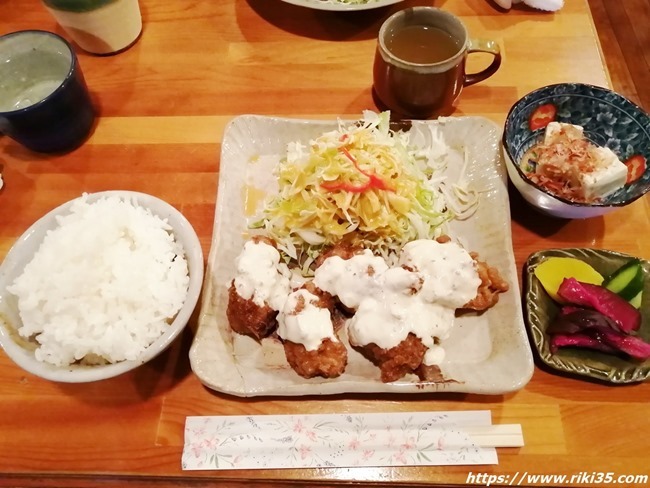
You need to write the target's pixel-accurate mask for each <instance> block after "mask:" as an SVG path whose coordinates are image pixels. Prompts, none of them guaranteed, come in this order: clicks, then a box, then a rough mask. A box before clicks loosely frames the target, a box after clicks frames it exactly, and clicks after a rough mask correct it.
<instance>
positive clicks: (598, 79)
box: [0, 0, 650, 487]
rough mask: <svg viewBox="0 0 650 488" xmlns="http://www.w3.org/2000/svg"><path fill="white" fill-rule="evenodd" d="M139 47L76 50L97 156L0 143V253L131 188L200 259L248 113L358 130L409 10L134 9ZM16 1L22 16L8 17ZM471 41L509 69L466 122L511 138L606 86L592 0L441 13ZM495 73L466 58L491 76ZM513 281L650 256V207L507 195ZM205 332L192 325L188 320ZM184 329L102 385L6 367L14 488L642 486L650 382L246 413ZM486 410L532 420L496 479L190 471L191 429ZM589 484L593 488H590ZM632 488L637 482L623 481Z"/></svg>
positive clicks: (37, 21) (349, 399)
mask: <svg viewBox="0 0 650 488" xmlns="http://www.w3.org/2000/svg"><path fill="white" fill-rule="evenodd" d="M14 3H15V2H11V1H10V0H0V11H2V23H1V25H0V33H2V34H4V33H7V32H10V31H15V30H20V29H28V28H38V29H45V30H53V31H56V32H59V33H62V31H61V30H60V29H59V28H58V27H57V26H56V24H55V22H54V21H53V20H52V19H51V18H50V17H49V16H48V14H47V12H46V11H45V10H44V8H43V7H42V6H41V4H40V2H39V1H37V0H21V2H20V8H16V6H15V5H14ZM140 3H141V5H142V11H143V15H144V21H145V28H144V32H143V35H142V38H141V39H140V41H139V42H138V43H137V44H136V45H135V46H133V47H132V48H131V49H129V50H128V51H126V52H123V53H121V54H118V55H116V56H109V57H95V56H91V55H87V54H85V53H83V52H81V53H80V62H81V65H82V68H83V71H84V73H85V76H86V80H87V82H88V84H89V86H90V89H91V91H92V95H93V98H94V100H95V102H96V104H97V106H98V107H99V109H100V111H101V118H100V119H99V122H98V124H97V126H96V129H95V131H94V134H93V135H92V137H91V138H90V140H89V141H88V142H87V143H86V144H85V145H84V146H83V147H81V148H80V149H78V150H76V151H74V152H72V153H70V154H67V155H63V156H55V157H50V156H43V155H37V154H33V153H30V152H29V151H27V150H25V149H23V148H21V147H20V146H19V145H17V144H16V143H14V142H13V141H11V140H8V138H6V137H4V138H0V149H1V151H2V152H1V153H0V164H1V165H2V166H3V167H4V169H3V175H4V180H5V187H4V188H3V189H2V191H1V192H0V208H1V211H0V257H4V255H5V254H6V253H7V251H8V250H9V248H10V247H11V245H12V244H13V242H14V241H15V239H16V238H17V237H18V236H19V235H20V234H22V233H23V232H24V231H25V229H26V228H27V227H28V226H29V225H30V224H31V223H32V222H34V221H35V220H36V219H38V218H39V217H40V216H41V215H43V214H44V213H46V212H47V211H48V210H50V209H51V208H53V207H55V206H56V205H58V204H60V203H62V202H65V201H67V200H70V199H72V198H74V197H76V196H78V195H80V194H81V193H82V192H94V191H101V190H109V189H128V190H137V191H141V192H146V193H150V194H153V195H155V196H158V197H160V198H162V199H164V200H166V201H168V202H170V203H171V204H173V205H175V206H176V207H177V208H179V209H180V210H181V211H182V212H183V213H184V214H185V215H186V216H187V218H188V219H189V220H190V222H191V223H192V224H193V226H194V228H195V229H196V232H197V233H198V235H199V237H200V239H201V243H202V245H203V250H204V254H205V256H206V258H207V256H208V253H209V251H210V242H211V237H212V228H213V218H214V206H215V197H216V192H217V182H218V178H219V152H220V141H221V137H222V133H223V128H224V125H225V124H226V123H227V122H228V121H229V120H230V119H231V118H232V117H233V116H235V115H238V114H243V113H257V114H267V115H289V116H295V117H313V116H317V117H321V118H322V117H326V118H335V117H336V116H342V115H343V116H350V117H352V118H353V117H356V116H358V115H359V114H360V113H361V111H362V110H363V109H367V108H370V109H374V108H375V105H374V103H373V100H372V96H371V88H370V87H371V66H372V59H373V53H374V48H375V38H376V34H377V31H378V28H379V25H380V23H381V22H382V21H383V19H384V18H386V17H387V16H388V15H389V14H390V13H392V12H393V11H395V10H398V9H399V8H402V7H405V6H407V5H415V4H429V5H430V4H431V3H432V2H431V1H429V2H426V1H420V2H415V1H414V2H411V1H405V2H403V3H402V4H398V5H394V6H392V7H388V8H383V9H378V10H371V11H365V12H353V13H331V12H321V11H316V10H309V9H305V8H300V7H295V6H292V5H289V4H285V3H283V2H281V1H279V0H220V1H198V0H141V2H140ZM10 5H11V6H10ZM435 5H436V6H439V7H442V8H445V9H448V10H450V11H452V12H454V13H456V14H458V15H460V16H461V17H462V18H463V19H464V20H465V21H466V23H467V25H468V28H469V30H470V31H471V33H472V34H473V35H474V36H480V37H487V38H494V39H496V40H497V41H498V42H499V44H500V45H501V46H502V49H503V53H504V63H503V65H502V67H501V69H500V70H499V72H498V73H497V74H496V75H495V76H493V77H492V78H490V79H489V80H488V81H487V82H484V83H481V84H479V85H476V86H473V87H470V88H468V89H467V90H466V91H465V92H464V93H463V96H462V99H461V101H460V103H459V105H458V109H457V111H456V114H455V115H464V114H471V115H482V116H485V117H488V118H490V119H492V120H494V121H496V122H497V123H499V124H502V123H503V121H504V118H505V114H506V113H507V111H508V109H509V107H510V106H511V104H512V103H513V102H514V101H515V100H516V99H517V98H519V97H520V96H521V95H523V94H525V93H526V92H528V91H530V90H532V89H534V88H536V87H539V86H542V85H546V84H549V83H555V82H563V81H577V82H588V83H592V84H596V85H603V86H607V85H608V83H609V80H608V74H607V72H606V70H605V68H604V67H603V61H602V59H601V53H600V48H599V44H598V40H597V36H596V33H595V31H594V25H593V22H592V18H591V15H590V12H589V9H588V6H587V2H586V0H572V1H569V2H566V6H565V7H564V8H563V10H561V11H560V12H559V13H557V14H545V13H541V12H538V11H532V10H524V9H515V10H512V11H510V12H509V13H504V12H500V11H498V10H496V9H495V8H494V7H493V5H491V4H490V3H489V1H488V0H441V1H439V2H435ZM482 62H484V60H483V59H478V60H475V61H473V62H472V65H473V67H476V68H478V67H479V66H480V65H481V63H482ZM511 205H512V217H513V220H512V231H513V237H514V251H515V256H516V261H517V265H518V267H519V268H521V266H522V265H523V263H524V261H525V260H526V258H527V257H528V255H529V254H530V253H532V252H534V251H537V250H540V249H545V248H550V247H572V246H578V247H579V246H590V247H599V248H607V249H612V250H617V251H621V252H627V253H630V254H634V255H638V256H642V257H644V258H650V247H649V245H648V241H647V239H648V237H647V236H648V232H649V231H650V224H649V221H650V202H649V200H648V198H644V199H641V200H638V201H637V202H636V203H634V204H633V205H630V206H629V207H627V208H625V209H622V210H620V211H617V212H615V213H613V214H611V215H610V216H607V217H604V218H594V219H591V220H586V221H570V222H560V221H556V220H552V219H548V218H544V217H540V216H539V215H537V214H535V213H531V211H530V210H529V209H528V208H527V207H526V206H525V205H524V203H523V201H522V200H521V199H520V198H519V197H518V196H516V195H514V194H513V195H512V197H511ZM195 316H196V314H195ZM195 326H196V317H195V319H194V320H193V321H192V323H191V325H190V327H188V328H187V329H186V333H185V334H184V335H183V336H182V337H181V338H180V339H179V340H177V341H176V342H175V343H174V345H173V346H172V347H171V348H170V349H168V350H167V351H166V352H165V353H164V354H163V355H161V356H160V357H158V358H157V359H156V360H155V361H153V362H152V363H150V364H147V365H145V366H143V367H141V368H139V369H137V370H135V371H133V372H132V373H129V374H125V375H123V376H121V377H117V378H114V379H111V380H107V381H103V382H99V383H93V384H79V385H73V384H56V383H51V382H48V381H43V380H40V379H38V378H36V377H34V376H32V375H30V374H28V373H25V372H24V371H22V370H21V369H20V368H18V367H17V366H15V365H14V364H13V363H12V362H11V361H10V360H9V359H8V358H7V357H6V356H5V355H4V354H3V353H0V485H1V486H15V485H20V486H37V485H39V486H68V487H76V486H92V485H100V484H101V485H102V486H127V485H134V486H207V485H208V484H213V483H214V484H215V485H218V486H234V485H241V486H251V485H253V484H257V483H262V482H265V483H271V484H273V485H274V486H280V485H284V484H286V483H289V482H313V483H314V484H316V485H318V486H325V485H329V484H334V483H336V482H352V481H358V482H365V483H368V484H373V485H383V484H388V483H406V484H422V485H429V484H432V485H456V484H464V483H466V481H467V479H468V473H469V472H470V471H472V472H473V473H479V472H480V473H489V474H505V475H513V474H515V473H516V472H520V473H523V472H526V471H527V472H528V473H533V474H567V475H571V474H574V473H580V472H612V473H613V474H614V475H615V476H618V475H639V474H641V475H648V474H650V468H649V465H648V459H649V457H650V455H649V453H650V437H649V436H648V433H650V415H648V411H647V408H648V407H647V406H648V403H649V402H650V384H647V383H645V384H637V385H631V386H622V387H613V386H607V385H603V384H597V383H592V382H588V381H582V380H577V379H571V378H566V377H562V376H559V375H556V374H552V373H550V372H547V371H545V370H543V369H541V368H539V367H536V369H535V372H534V375H533V378H532V380H531V381H530V383H529V384H528V385H527V386H526V387H525V388H524V389H523V390H521V391H518V392H516V393H512V394H507V395H497V396H479V395H461V394H445V395H435V394H422V395H410V396H397V395H387V396H364V395H341V396H336V397H324V398H323V397H320V398H319V397H310V398H300V399H292V398H271V399H268V398H259V399H258V398H252V399H240V398H235V397H231V396H228V395H224V394H219V393H215V392H213V391H211V390H208V389H206V388H204V387H203V386H202V385H201V383H200V382H199V380H198V379H197V377H196V376H195V375H194V374H193V373H192V371H191V369H190V365H189V361H188V350H189V347H190V344H191V341H192V338H193V331H194V330H195ZM469 409H489V410H491V411H492V415H493V419H494V422H498V423H519V424H521V425H522V427H523V431H524V435H525V441H526V445H525V447H523V448H520V449H512V448H511V449H499V451H498V454H499V465H497V466H480V467H472V468H470V467H466V466H460V467H458V466H456V467H430V468H417V467H408V468H402V469H393V468H373V469H319V470H286V471H273V470H266V471H221V472H187V471H186V472H184V471H182V470H181V464H180V457H181V451H182V446H183V426H184V421H185V418H186V416H188V415H220V414H224V415H226V414H283V413H296V412H305V413H324V412H327V413H336V412H384V411H386V412H388V411H437V410H469ZM581 486H587V484H582V485H581ZM619 486H625V484H619Z"/></svg>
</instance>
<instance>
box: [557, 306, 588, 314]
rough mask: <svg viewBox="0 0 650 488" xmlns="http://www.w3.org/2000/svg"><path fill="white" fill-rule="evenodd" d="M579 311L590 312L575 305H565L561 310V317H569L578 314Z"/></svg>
mask: <svg viewBox="0 0 650 488" xmlns="http://www.w3.org/2000/svg"><path fill="white" fill-rule="evenodd" d="M578 310H589V309H587V308H584V307H577V306H575V305H564V306H563V307H562V308H561V309H560V315H567V314H570V313H571V312H577V311H578Z"/></svg>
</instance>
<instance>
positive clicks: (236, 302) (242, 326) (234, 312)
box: [226, 235, 278, 340]
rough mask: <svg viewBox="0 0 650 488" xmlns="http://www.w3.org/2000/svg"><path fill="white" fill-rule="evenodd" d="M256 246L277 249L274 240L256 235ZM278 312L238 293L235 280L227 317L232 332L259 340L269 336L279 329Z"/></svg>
mask: <svg viewBox="0 0 650 488" xmlns="http://www.w3.org/2000/svg"><path fill="white" fill-rule="evenodd" d="M251 241H252V242H254V243H255V244H260V243H263V244H267V245H269V246H271V247H273V248H276V243H275V241H274V240H273V239H270V238H268V237H266V236H261V235H256V236H253V237H252V238H251ZM277 315H278V312H277V310H274V309H273V308H271V307H270V306H269V304H268V303H266V302H265V303H264V304H263V305H260V304H258V303H255V301H254V300H253V298H252V297H251V298H244V297H242V296H241V295H239V293H237V288H236V285H235V280H234V279H233V280H232V281H231V283H230V287H229V288H228V306H227V308H226V316H227V317H228V322H229V323H230V327H231V328H232V330H234V331H235V332H237V333H238V334H243V335H248V336H251V337H253V338H255V339H257V340H261V339H263V338H264V337H267V336H269V335H270V334H271V333H272V332H273V331H274V330H275V328H276V327H277V320H276V317H277Z"/></svg>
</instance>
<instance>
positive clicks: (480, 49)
mask: <svg viewBox="0 0 650 488" xmlns="http://www.w3.org/2000/svg"><path fill="white" fill-rule="evenodd" d="M471 53H489V54H492V55H493V56H494V59H492V63H490V66H488V67H487V68H485V69H484V70H483V71H479V72H478V73H469V74H466V75H465V81H464V82H463V85H464V86H469V85H473V84H474V83H478V82H479V81H483V80H484V79H486V78H489V77H490V76H492V75H493V74H494V73H496V72H497V70H498V69H499V66H501V48H500V47H499V44H497V43H496V42H495V41H487V40H484V39H470V40H469V47H468V49H467V54H471Z"/></svg>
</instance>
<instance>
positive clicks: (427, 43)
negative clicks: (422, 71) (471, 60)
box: [386, 25, 462, 64]
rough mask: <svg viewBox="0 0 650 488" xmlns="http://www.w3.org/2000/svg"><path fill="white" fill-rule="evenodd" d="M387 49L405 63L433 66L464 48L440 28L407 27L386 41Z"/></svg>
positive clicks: (425, 26)
mask: <svg viewBox="0 0 650 488" xmlns="http://www.w3.org/2000/svg"><path fill="white" fill-rule="evenodd" d="M386 47H387V48H388V50H389V51H390V52H391V53H393V55H394V56H396V57H398V58H399V59H401V60H403V61H406V62H409V63H416V64H432V63H439V62H440V61H445V60H446V59H449V58H451V57H453V56H454V55H455V54H457V53H458V51H460V49H461V47H462V46H461V45H460V42H459V41H458V39H455V38H454V37H453V36H452V35H451V34H449V33H448V32H445V31H444V30H442V29H439V28H438V27H434V26H431V25H407V26H405V27H402V28H401V29H397V30H396V31H395V32H393V33H392V34H391V35H390V37H388V38H387V39H386Z"/></svg>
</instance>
